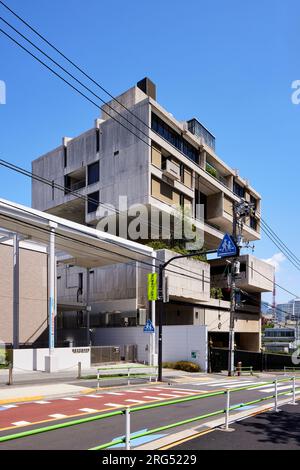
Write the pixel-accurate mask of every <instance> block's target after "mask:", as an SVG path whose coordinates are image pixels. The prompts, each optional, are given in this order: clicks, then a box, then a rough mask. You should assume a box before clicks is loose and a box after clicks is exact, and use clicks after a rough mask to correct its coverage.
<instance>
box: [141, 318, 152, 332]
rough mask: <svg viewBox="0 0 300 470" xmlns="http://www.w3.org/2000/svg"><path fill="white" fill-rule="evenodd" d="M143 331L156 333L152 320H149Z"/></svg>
mask: <svg viewBox="0 0 300 470" xmlns="http://www.w3.org/2000/svg"><path fill="white" fill-rule="evenodd" d="M143 331H144V333H154V326H153V323H152V321H151V320H147V322H146V325H145V326H144V330H143Z"/></svg>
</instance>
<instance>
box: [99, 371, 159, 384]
mask: <svg viewBox="0 0 300 470" xmlns="http://www.w3.org/2000/svg"><path fill="white" fill-rule="evenodd" d="M157 369H158V368H157V367H147V366H127V367H114V368H108V367H103V368H98V369H97V388H98V389H99V388H100V382H101V380H103V381H104V380H105V379H106V378H109V380H119V379H121V378H124V377H125V378H127V385H130V380H132V379H149V382H151V381H152V378H154V379H155V381H156V382H157ZM145 370H146V372H142V371H145Z"/></svg>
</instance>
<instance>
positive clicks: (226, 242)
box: [217, 233, 237, 257]
mask: <svg viewBox="0 0 300 470" xmlns="http://www.w3.org/2000/svg"><path fill="white" fill-rule="evenodd" d="M236 254H237V246H236V244H235V243H234V241H233V239H232V238H231V236H230V235H229V234H228V233H225V235H224V238H223V240H222V242H221V244H220V246H219V248H218V252H217V255H218V256H221V257H224V256H235V255H236Z"/></svg>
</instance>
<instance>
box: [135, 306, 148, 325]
mask: <svg viewBox="0 0 300 470" xmlns="http://www.w3.org/2000/svg"><path fill="white" fill-rule="evenodd" d="M146 316H147V310H146V309H145V308H139V309H138V314H137V317H138V318H137V320H138V321H137V324H138V325H140V326H142V325H145V324H146V320H147V319H146Z"/></svg>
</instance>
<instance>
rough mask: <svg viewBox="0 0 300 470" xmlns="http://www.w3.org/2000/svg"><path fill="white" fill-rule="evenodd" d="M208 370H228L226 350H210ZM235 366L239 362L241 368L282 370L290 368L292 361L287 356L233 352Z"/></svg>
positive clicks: (241, 351)
mask: <svg viewBox="0 0 300 470" xmlns="http://www.w3.org/2000/svg"><path fill="white" fill-rule="evenodd" d="M209 358H210V369H211V371H212V372H221V370H227V369H228V349H225V348H214V347H212V348H210V351H209ZM234 362H235V366H237V364H238V362H241V363H242V365H243V366H246V367H253V370H257V371H268V370H281V371H282V370H283V369H284V367H292V365H293V363H292V359H291V356H290V355H287V354H274V353H265V352H255V351H243V350H241V349H237V350H235V354H234Z"/></svg>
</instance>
